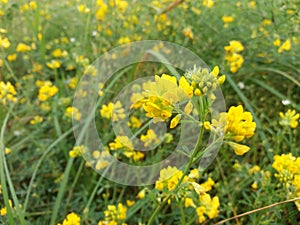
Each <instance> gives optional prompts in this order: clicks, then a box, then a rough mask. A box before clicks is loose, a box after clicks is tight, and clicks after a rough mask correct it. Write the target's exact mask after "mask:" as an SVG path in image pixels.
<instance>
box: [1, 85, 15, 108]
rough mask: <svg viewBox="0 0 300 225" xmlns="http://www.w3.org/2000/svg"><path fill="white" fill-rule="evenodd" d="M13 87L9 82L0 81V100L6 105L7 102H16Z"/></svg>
mask: <svg viewBox="0 0 300 225" xmlns="http://www.w3.org/2000/svg"><path fill="white" fill-rule="evenodd" d="M16 94H17V92H16V90H15V87H14V86H13V85H12V84H11V83H10V82H7V83H4V82H3V81H0V102H1V103H2V104H3V105H6V104H7V102H13V103H15V102H17V98H16Z"/></svg>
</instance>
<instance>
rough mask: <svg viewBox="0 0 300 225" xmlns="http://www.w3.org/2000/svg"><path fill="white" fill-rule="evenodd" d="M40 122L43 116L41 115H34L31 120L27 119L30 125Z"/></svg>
mask: <svg viewBox="0 0 300 225" xmlns="http://www.w3.org/2000/svg"><path fill="white" fill-rule="evenodd" d="M41 122H43V117H41V116H35V117H34V118H33V119H32V120H30V121H29V123H30V124H32V125H34V124H38V123H41Z"/></svg>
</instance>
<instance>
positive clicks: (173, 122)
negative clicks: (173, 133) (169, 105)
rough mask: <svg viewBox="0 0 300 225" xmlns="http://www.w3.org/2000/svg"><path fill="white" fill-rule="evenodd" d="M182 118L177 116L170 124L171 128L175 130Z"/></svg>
mask: <svg viewBox="0 0 300 225" xmlns="http://www.w3.org/2000/svg"><path fill="white" fill-rule="evenodd" d="M180 118H181V115H180V114H177V115H176V116H175V117H174V118H173V119H172V120H171V123H170V128H171V129H172V128H175V127H176V126H177V125H178V123H179V121H180Z"/></svg>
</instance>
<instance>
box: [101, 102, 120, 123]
mask: <svg viewBox="0 0 300 225" xmlns="http://www.w3.org/2000/svg"><path fill="white" fill-rule="evenodd" d="M100 114H101V116H102V117H103V118H106V119H110V118H112V121H114V122H116V121H118V120H120V119H124V118H125V113H124V109H123V108H122V104H121V102H120V101H117V102H116V103H115V104H114V103H112V102H110V103H108V105H103V106H102V108H101V110H100Z"/></svg>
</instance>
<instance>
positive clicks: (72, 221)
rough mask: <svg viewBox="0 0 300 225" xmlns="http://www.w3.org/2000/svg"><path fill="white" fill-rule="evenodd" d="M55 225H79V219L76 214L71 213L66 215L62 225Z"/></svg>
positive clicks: (59, 224)
mask: <svg viewBox="0 0 300 225" xmlns="http://www.w3.org/2000/svg"><path fill="white" fill-rule="evenodd" d="M57 225H80V217H79V216H78V215H77V214H76V213H74V212H71V213H69V214H68V215H67V217H66V218H65V219H64V221H63V223H62V224H61V223H58V224H57Z"/></svg>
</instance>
